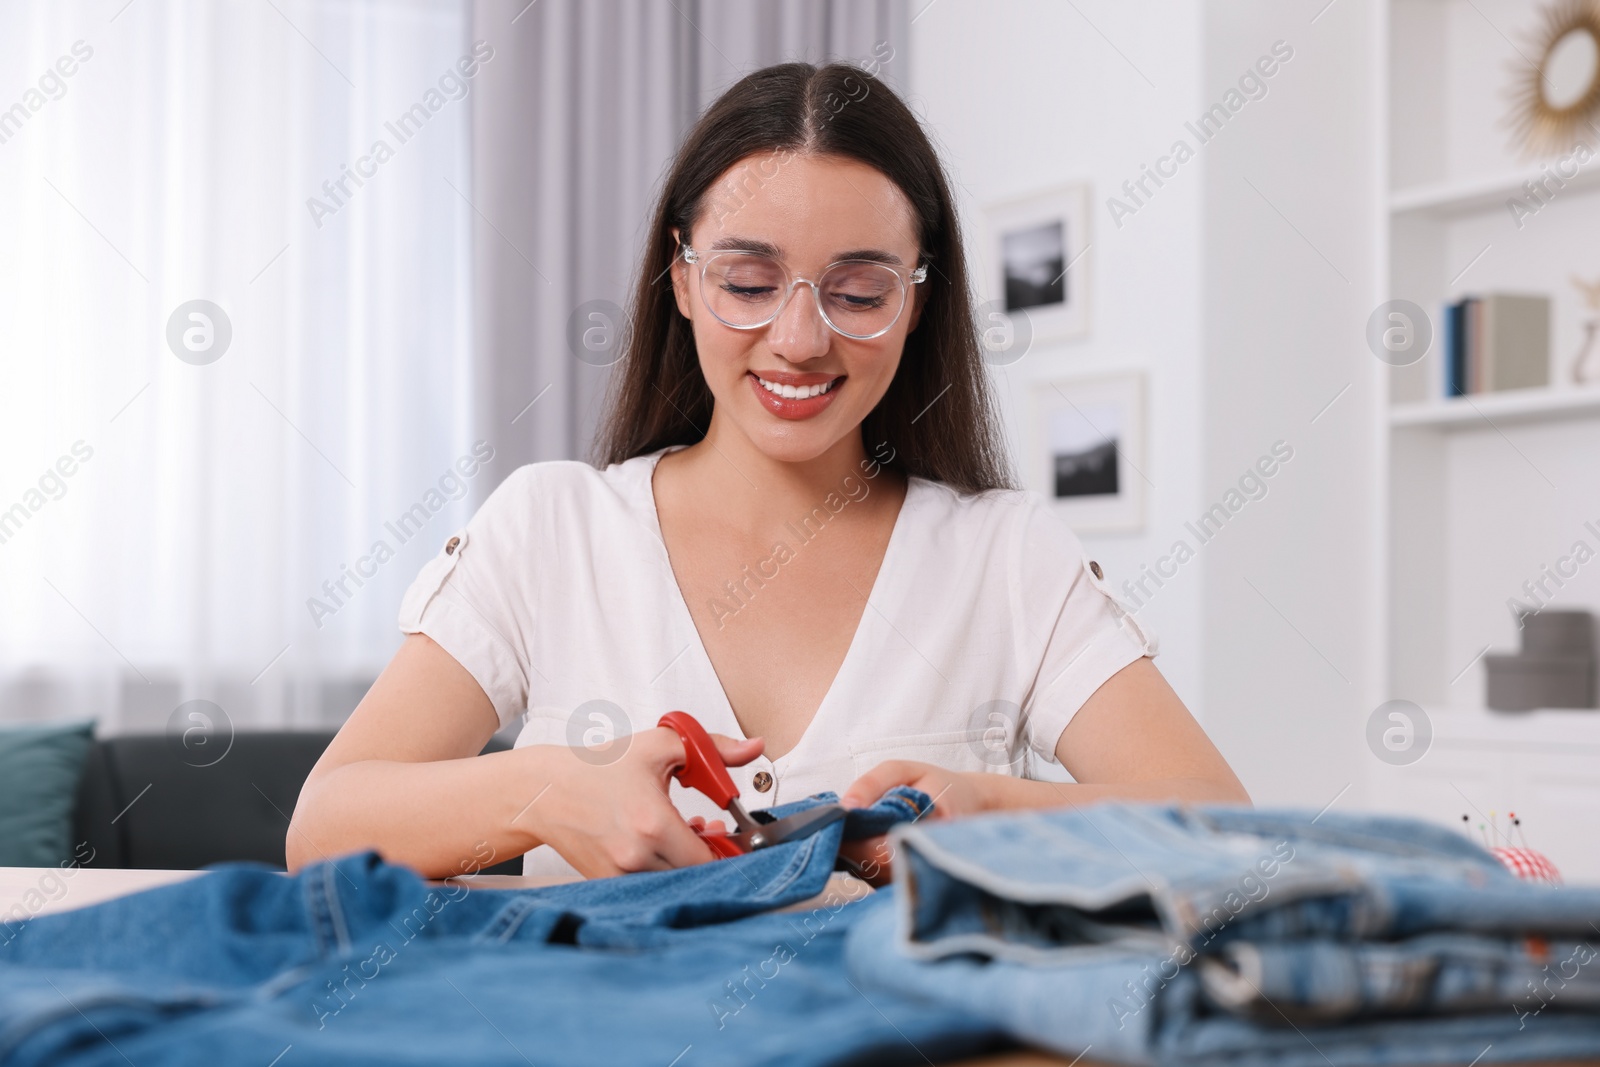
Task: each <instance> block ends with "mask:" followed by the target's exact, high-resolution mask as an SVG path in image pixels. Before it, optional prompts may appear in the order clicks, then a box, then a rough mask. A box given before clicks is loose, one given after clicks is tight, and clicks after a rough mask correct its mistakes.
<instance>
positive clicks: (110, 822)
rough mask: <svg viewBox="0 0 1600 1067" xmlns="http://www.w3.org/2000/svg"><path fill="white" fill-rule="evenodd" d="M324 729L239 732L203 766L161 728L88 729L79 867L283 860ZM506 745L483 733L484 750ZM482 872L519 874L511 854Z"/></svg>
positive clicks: (76, 824) (77, 812)
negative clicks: (110, 732)
mask: <svg viewBox="0 0 1600 1067" xmlns="http://www.w3.org/2000/svg"><path fill="white" fill-rule="evenodd" d="M333 735H334V731H332V730H284V731H260V732H248V733H245V732H241V733H237V734H235V735H234V736H233V740H232V743H231V746H230V747H229V748H228V750H227V752H226V754H225V755H224V756H223V757H222V758H220V759H218V760H216V761H214V762H212V763H211V765H210V766H195V765H194V764H195V763H197V762H200V761H198V760H195V759H194V758H193V756H192V754H191V755H190V756H189V758H185V753H183V752H182V751H181V750H180V749H175V747H174V745H173V743H172V740H171V738H169V737H168V736H167V735H165V734H125V735H120V736H112V737H105V738H96V739H95V741H94V742H93V744H92V745H91V747H90V749H89V753H88V757H87V759H86V760H85V763H84V769H83V777H82V778H81V779H80V780H79V782H78V789H77V794H76V806H75V809H74V814H73V838H72V840H73V842H74V843H75V845H76V846H77V847H76V854H77V855H78V857H79V863H80V864H81V865H82V866H86V867H139V868H150V869H164V870H197V869H199V868H201V867H205V866H207V865H209V864H213V863H221V862H224V861H228V860H255V861H257V862H260V863H266V864H270V865H272V866H275V867H280V868H284V867H287V861H286V858H285V854H284V841H285V837H286V835H287V833H288V829H289V816H290V814H291V813H292V812H293V811H294V806H295V801H296V800H297V799H298V798H299V796H300V787H301V786H302V785H304V784H305V780H306V778H307V776H309V775H310V773H311V768H312V767H313V766H314V765H315V764H316V762H317V759H318V758H319V757H320V756H321V755H322V752H323V750H324V749H326V748H327V747H328V744H329V742H331V741H332V740H333ZM509 747H510V745H509V744H508V743H507V742H505V741H504V740H503V739H501V738H499V737H494V738H491V739H490V741H489V744H488V745H487V746H486V747H485V748H484V752H486V753H487V752H498V751H502V750H504V749H506V748H509ZM484 873H486V874H521V873H522V857H520V856H514V857H511V858H510V859H507V860H504V861H502V862H501V863H498V864H496V865H495V866H493V867H489V868H485V870H484Z"/></svg>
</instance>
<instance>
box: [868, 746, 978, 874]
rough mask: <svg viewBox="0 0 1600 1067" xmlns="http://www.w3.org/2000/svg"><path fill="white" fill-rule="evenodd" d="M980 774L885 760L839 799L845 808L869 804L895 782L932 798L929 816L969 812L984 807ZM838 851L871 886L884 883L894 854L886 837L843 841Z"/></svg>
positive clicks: (893, 785)
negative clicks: (931, 810)
mask: <svg viewBox="0 0 1600 1067" xmlns="http://www.w3.org/2000/svg"><path fill="white" fill-rule="evenodd" d="M983 777H984V776H983V775H979V774H972V773H967V772H963V771H951V770H946V769H945V768H943V767H936V766H934V765H933V764H931V763H919V762H917V761H916V760H898V759H897V760H886V761H884V762H883V763H880V764H878V765H877V766H876V767H874V768H872V770H870V771H868V772H867V773H866V774H863V775H862V776H861V777H860V778H857V779H856V780H855V781H854V782H851V783H850V788H848V789H846V790H845V791H844V794H843V795H842V796H841V797H840V798H839V803H840V804H841V805H843V806H844V807H846V808H864V807H869V806H871V805H872V804H873V803H874V802H876V801H877V799H878V798H879V797H881V796H883V794H885V793H887V792H888V791H889V790H891V789H893V788H894V787H895V786H897V785H908V786H910V787H911V788H912V789H919V790H921V791H922V792H924V793H926V794H928V796H930V797H932V798H933V812H932V814H931V816H930V817H931V818H934V819H949V818H952V817H957V816H962V815H973V814H976V813H977V812H980V811H983V810H985V809H986V807H987V800H986V798H985V796H984V793H983V789H982V786H981V779H982V778H983ZM839 852H840V854H841V855H843V856H844V857H845V858H846V859H847V860H850V861H851V862H852V863H853V864H855V868H856V873H857V874H858V875H859V876H860V877H861V878H862V879H864V880H865V881H867V882H868V883H870V884H872V885H875V886H881V885H885V884H887V883H888V881H889V877H890V873H891V864H892V861H893V859H894V857H893V855H891V850H890V848H889V846H888V839H887V838H886V837H883V836H879V837H869V838H863V839H862V840H860V841H846V842H845V843H844V845H843V846H841V847H840V849H839Z"/></svg>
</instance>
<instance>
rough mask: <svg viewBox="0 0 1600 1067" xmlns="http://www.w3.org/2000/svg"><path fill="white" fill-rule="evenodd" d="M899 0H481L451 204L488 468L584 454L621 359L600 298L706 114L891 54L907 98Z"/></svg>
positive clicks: (631, 262) (638, 249)
mask: <svg viewBox="0 0 1600 1067" xmlns="http://www.w3.org/2000/svg"><path fill="white" fill-rule="evenodd" d="M908 3H909V0H809V2H808V0H764V2H763V0H587V2H580V0H535V2H534V3H532V4H529V3H528V2H527V0H477V2H476V3H475V6H474V9H473V33H472V37H473V39H474V40H482V41H484V42H486V43H487V44H488V45H489V46H490V47H492V48H493V49H494V55H493V58H492V59H491V60H489V61H488V62H487V63H486V64H485V65H484V70H483V72H482V75H481V76H480V77H479V79H478V81H477V84H476V85H474V87H473V90H472V92H473V128H472V136H473V147H472V160H473V171H474V176H473V181H472V188H471V191H470V196H467V195H464V196H463V198H462V199H464V200H466V201H467V202H466V203H463V204H462V205H461V210H463V211H466V212H470V213H471V214H472V217H473V245H474V250H473V292H474V315H473V331H474V336H473V342H474V343H473V346H472V349H473V357H472V358H473V361H474V364H473V367H472V379H473V381H474V383H475V400H474V405H475V410H474V419H475V423H476V426H477V435H478V436H481V437H483V438H484V439H486V440H488V441H489V442H490V443H491V444H493V445H494V447H495V450H496V455H497V463H501V464H503V465H499V466H498V468H497V469H500V470H505V471H508V470H511V469H512V468H513V467H514V466H516V465H518V464H522V463H528V462H532V461H535V460H548V459H582V458H587V456H588V453H589V446H590V443H591V441H592V439H593V435H594V431H595V427H596V426H597V424H598V422H599V420H600V417H601V414H602V411H601V405H602V402H603V400H604V396H605V390H606V385H607V383H608V380H609V375H610V374H611V373H612V371H611V368H610V367H609V365H608V363H609V361H610V360H613V359H615V358H616V355H617V353H616V351H615V350H614V349H612V348H609V347H608V346H610V345H611V344H613V343H614V335H609V334H608V331H607V322H608V320H609V318H610V317H609V316H608V315H607V313H606V309H605V304H606V303H609V304H610V305H615V306H617V307H626V306H627V304H628V287H629V284H630V283H631V282H632V280H633V272H634V271H635V270H636V268H637V263H638V259H639V256H640V254H641V253H642V250H643V247H644V241H645V237H646V233H645V230H646V227H647V226H648V225H649V223H650V215H651V211H652V208H653V207H654V201H655V196H656V195H657V193H658V192H659V189H660V184H661V182H662V181H663V180H664V179H665V176H666V170H667V167H668V166H669V164H670V162H671V159H672V154H673V152H674V151H676V149H677V146H678V144H679V142H680V140H681V139H682V137H683V135H684V134H685V133H686V132H687V131H688V129H689V127H690V126H691V125H692V124H693V123H694V121H695V119H696V118H698V116H699V115H700V113H701V111H702V110H703V109H704V108H705V107H706V106H707V105H709V104H710V103H711V102H712V101H713V100H714V99H716V97H717V95H718V94H719V93H721V92H722V91H723V90H724V89H726V88H727V87H728V86H730V85H732V84H733V83H734V82H736V81H737V80H738V79H739V78H741V77H743V76H744V75H745V74H747V73H749V72H750V71H752V70H755V69H757V68H760V67H764V66H768V65H770V64H773V63H781V62H787V61H790V60H804V61H807V62H812V63H822V62H831V61H833V60H844V61H853V62H857V63H865V62H867V61H868V60H870V59H872V58H873V57H874V55H878V56H882V55H885V54H888V55H890V58H889V60H888V62H887V63H883V64H882V65H881V66H880V67H879V70H878V75H877V76H878V78H879V79H880V80H882V81H883V82H885V83H886V84H887V85H889V86H890V87H891V88H893V89H894V90H895V91H896V92H903V91H904V90H903V88H902V86H903V84H904V79H905V78H906V77H907V76H908V74H909V69H908V57H907V51H906V44H907V40H908V38H909V36H910V33H909V30H910V21H909V15H908V10H907V9H908ZM884 45H887V47H888V48H890V49H892V50H893V51H892V54H891V53H888V52H886V50H885V48H884V47H883V46H884ZM875 49H876V51H875ZM463 193H464V194H465V193H466V191H465V190H463ZM597 315H598V316H599V317H596V316H597ZM575 349H576V351H577V352H578V353H579V354H581V356H582V358H580V355H579V354H574V350H575ZM536 398H537V399H536ZM530 405H531V406H530ZM491 488H492V487H489V486H483V487H477V490H476V491H477V493H478V498H479V500H481V498H482V496H483V495H485V494H486V493H487V492H488V491H489V489H491Z"/></svg>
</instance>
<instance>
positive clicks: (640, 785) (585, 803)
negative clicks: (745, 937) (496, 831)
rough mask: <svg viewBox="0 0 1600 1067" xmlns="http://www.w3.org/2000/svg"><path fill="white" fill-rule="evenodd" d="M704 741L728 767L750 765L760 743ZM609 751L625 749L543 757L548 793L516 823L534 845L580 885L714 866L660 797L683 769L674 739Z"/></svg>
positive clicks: (648, 734) (656, 731)
mask: <svg viewBox="0 0 1600 1067" xmlns="http://www.w3.org/2000/svg"><path fill="white" fill-rule="evenodd" d="M711 740H712V741H713V742H714V743H715V744H716V746H717V751H718V752H719V753H720V754H721V755H722V759H723V762H725V763H726V764H727V765H728V766H730V767H738V766H741V765H743V764H746V763H749V762H750V761H751V760H753V759H755V758H756V757H757V756H759V755H760V754H761V748H762V744H763V742H762V740H761V738H759V737H753V738H750V739H749V740H746V741H735V740H734V739H733V738H731V737H725V736H723V735H722V734H712V735H711ZM609 744H610V745H611V746H624V745H625V748H624V749H623V752H622V754H621V755H620V756H618V757H617V758H616V759H614V760H611V761H610V762H605V761H604V760H603V756H604V750H603V749H588V750H584V751H581V752H580V751H577V750H574V749H568V748H560V747H553V750H552V751H550V753H549V756H550V759H549V764H550V767H551V775H550V778H549V786H548V788H547V790H546V792H545V793H544V794H543V795H541V796H540V797H539V798H538V799H537V800H536V801H535V802H534V803H533V804H531V805H530V806H529V808H528V810H527V812H526V814H524V815H523V816H522V820H525V824H531V825H532V827H533V830H534V833H535V835H536V836H537V837H538V838H539V840H540V841H542V842H543V843H545V844H547V845H549V846H550V847H551V848H553V849H555V850H556V851H557V852H558V853H560V854H561V856H562V858H563V859H565V860H566V861H567V862H568V863H570V864H572V866H573V867H575V868H577V870H578V872H579V873H580V874H582V875H583V876H584V877H586V878H608V877H610V876H612V875H616V874H626V873H628V872H630V871H660V870H667V869H669V868H672V867H687V866H689V865H690V864H695V863H706V862H708V861H710V860H712V859H715V858H716V857H715V856H714V855H713V854H712V852H711V849H710V848H709V847H707V845H706V844H705V842H703V841H701V840H700V838H699V837H698V836H697V835H696V834H695V832H694V830H693V829H691V828H690V826H689V824H688V822H686V821H685V820H684V818H683V816H682V815H681V814H679V812H678V809H677V807H676V806H674V805H673V803H672V801H671V800H670V799H668V796H667V786H668V783H669V781H670V780H671V778H672V773H673V772H674V771H675V770H677V768H679V767H680V766H682V765H683V759H684V750H683V741H682V740H681V739H679V737H678V735H677V734H676V733H675V732H674V731H672V730H669V729H667V728H666V727H664V726H657V727H654V728H652V729H649V730H642V731H640V732H638V733H635V734H632V735H630V736H628V737H626V738H619V739H617V740H615V741H612V742H610V743H609ZM597 757H598V758H597ZM522 820H519V821H522ZM721 828H722V827H721V825H720V823H719V822H717V821H716V820H712V821H709V822H708V823H707V829H709V830H718V829H721Z"/></svg>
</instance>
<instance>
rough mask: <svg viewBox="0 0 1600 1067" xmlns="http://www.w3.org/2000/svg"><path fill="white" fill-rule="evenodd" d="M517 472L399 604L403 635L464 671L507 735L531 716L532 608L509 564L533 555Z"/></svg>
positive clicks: (442, 545) (448, 541)
mask: <svg viewBox="0 0 1600 1067" xmlns="http://www.w3.org/2000/svg"><path fill="white" fill-rule="evenodd" d="M521 484H522V483H521V479H519V477H518V475H517V473H516V472H513V474H512V476H511V477H509V478H507V479H506V480H505V481H504V482H502V483H501V484H500V485H499V486H498V487H497V488H496V489H495V491H494V492H493V493H491V494H490V496H489V498H488V499H487V500H485V501H484V503H483V505H482V506H481V507H480V508H479V509H478V511H477V513H476V514H474V515H473V517H472V519H471V520H470V521H469V522H468V523H467V525H466V526H465V527H462V528H461V529H458V530H455V531H453V532H451V533H449V534H448V535H446V536H444V537H441V538H440V539H439V541H437V542H436V544H438V545H439V547H438V549H437V550H436V552H435V554H434V556H433V558H432V559H430V560H428V562H427V563H424V564H423V565H422V568H421V569H420V570H419V571H418V572H417V576H416V578H414V579H413V580H412V582H411V584H410V586H408V587H407V589H406V591H405V593H404V595H403V596H402V597H401V599H400V610H399V613H398V617H397V621H398V623H399V626H400V630H401V632H403V633H423V634H427V635H428V636H429V637H430V638H432V639H433V641H434V642H435V643H436V644H438V645H439V647H440V648H443V649H444V650H445V651H446V652H448V653H449V654H450V655H451V656H452V657H453V658H454V659H455V660H456V662H458V663H460V664H461V666H462V667H463V668H465V669H466V671H467V673H469V674H471V675H472V677H473V678H474V679H475V680H476V681H477V683H478V685H479V686H481V687H482V689H483V691H484V693H485V695H487V696H488V698H489V700H490V702H491V703H492V704H493V705H494V710H495V715H496V717H497V718H498V719H499V722H500V725H501V727H505V726H508V725H510V724H511V723H512V722H513V721H514V720H515V719H516V718H517V717H518V716H520V715H522V714H523V713H524V712H525V711H526V710H527V708H528V699H529V681H528V678H529V674H530V672H529V670H528V669H527V652H526V645H527V637H528V635H529V633H530V632H531V626H532V618H531V606H530V605H529V604H528V603H527V601H528V599H529V598H528V597H526V596H525V595H523V591H524V590H525V589H526V588H527V587H526V585H525V584H524V583H523V582H522V581H521V580H520V578H521V576H520V575H518V574H515V573H510V569H511V567H512V566H513V565H514V564H513V563H512V562H511V561H516V560H526V559H528V558H530V556H531V553H530V552H529V551H528V546H527V545H526V544H525V543H523V542H524V541H525V540H526V533H525V531H526V524H525V523H524V522H520V521H518V519H517V514H516V512H517V506H518V497H517V494H518V487H519V485H521Z"/></svg>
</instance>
